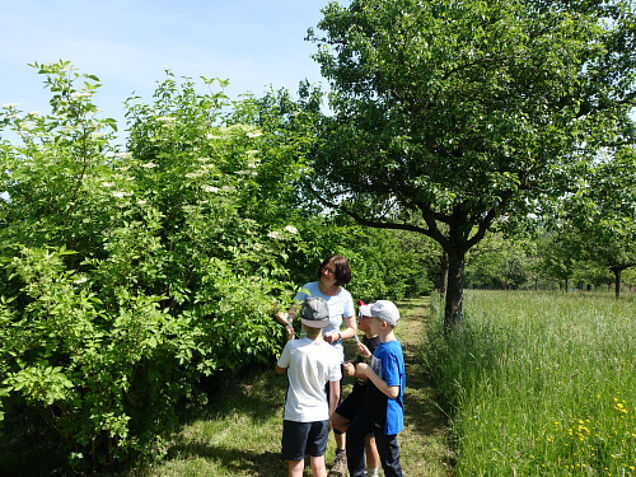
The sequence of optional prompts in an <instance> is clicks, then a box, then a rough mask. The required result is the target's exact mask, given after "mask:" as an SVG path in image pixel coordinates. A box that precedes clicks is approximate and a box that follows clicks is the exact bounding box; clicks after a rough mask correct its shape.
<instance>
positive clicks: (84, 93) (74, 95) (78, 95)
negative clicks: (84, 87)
mask: <svg viewBox="0 0 636 477" xmlns="http://www.w3.org/2000/svg"><path fill="white" fill-rule="evenodd" d="M90 96H91V94H90V93H89V92H88V91H77V92H75V93H71V98H73V99H77V98H89V97H90Z"/></svg>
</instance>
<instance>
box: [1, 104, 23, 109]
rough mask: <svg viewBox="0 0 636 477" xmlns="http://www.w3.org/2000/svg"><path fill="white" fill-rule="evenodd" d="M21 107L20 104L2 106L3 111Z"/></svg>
mask: <svg viewBox="0 0 636 477" xmlns="http://www.w3.org/2000/svg"><path fill="white" fill-rule="evenodd" d="M18 106H20V103H6V104H3V105H2V109H12V108H17V107H18Z"/></svg>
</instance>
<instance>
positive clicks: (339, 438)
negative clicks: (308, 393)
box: [276, 254, 357, 476]
mask: <svg viewBox="0 0 636 477" xmlns="http://www.w3.org/2000/svg"><path fill="white" fill-rule="evenodd" d="M350 281H351V268H349V262H347V259H346V258H345V257H343V256H342V255H337V254H334V255H332V256H330V257H327V258H326V259H325V260H324V261H323V262H322V263H321V264H320V266H319V267H318V281H317V282H309V283H306V284H305V285H304V286H303V288H302V289H301V291H300V292H298V293H297V294H296V296H295V297H294V299H295V300H296V301H297V302H303V301H304V300H306V299H307V298H308V297H310V296H319V297H321V298H323V299H324V300H325V301H326V302H327V306H328V308H329V325H327V327H326V328H324V330H323V339H324V340H325V341H326V342H327V343H331V344H332V345H333V346H334V347H335V348H336V349H337V350H338V352H339V354H340V362H341V363H342V364H344V349H343V347H342V340H345V339H349V338H353V337H354V336H355V335H356V332H357V328H356V320H355V312H354V308H353V299H352V298H351V294H350V293H349V292H348V291H347V290H345V289H344V288H343V285H346V284H347V283H349V282H350ZM295 317H296V307H295V306H292V308H291V309H290V310H289V314H287V313H282V312H279V313H278V314H277V315H276V318H277V319H278V321H280V322H281V323H282V324H284V325H285V326H286V332H287V339H288V340H289V339H293V338H294V327H293V326H292V323H293V319H294V318H295ZM343 322H344V324H345V327H344V328H342V324H343ZM343 375H344V374H343ZM340 395H341V396H342V381H340ZM334 435H335V438H336V447H337V449H336V459H335V460H334V464H333V466H332V467H331V472H330V474H329V475H333V476H338V475H342V476H344V474H345V470H346V468H347V460H346V456H345V435H344V433H342V432H340V431H337V430H336V429H334Z"/></svg>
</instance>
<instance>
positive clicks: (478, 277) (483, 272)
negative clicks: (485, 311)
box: [466, 232, 529, 290]
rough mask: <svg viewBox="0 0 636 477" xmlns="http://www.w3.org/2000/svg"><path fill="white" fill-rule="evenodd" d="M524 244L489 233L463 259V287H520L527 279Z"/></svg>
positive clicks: (527, 261) (500, 234)
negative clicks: (464, 276) (464, 262)
mask: <svg viewBox="0 0 636 477" xmlns="http://www.w3.org/2000/svg"><path fill="white" fill-rule="evenodd" d="M528 268H529V258H528V254H527V253H526V246H525V244H523V243H521V242H519V241H516V240H513V239H510V238H508V237H506V236H505V235H504V234H502V233H493V232H490V233H488V234H487V235H486V236H485V237H484V239H483V240H482V241H481V242H480V243H479V244H477V245H475V247H473V248H472V249H470V251H469V252H468V254H467V257H466V286H467V287H474V288H503V289H504V290H508V289H511V288H513V289H514V288H519V287H521V286H522V285H523V284H524V283H525V282H526V281H527V280H528V278H529V273H528Z"/></svg>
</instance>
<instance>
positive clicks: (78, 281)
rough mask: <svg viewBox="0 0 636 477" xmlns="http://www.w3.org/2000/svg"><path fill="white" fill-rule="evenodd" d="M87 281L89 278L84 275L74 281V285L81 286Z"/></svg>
mask: <svg viewBox="0 0 636 477" xmlns="http://www.w3.org/2000/svg"><path fill="white" fill-rule="evenodd" d="M87 280H88V278H86V275H82V276H80V277H79V278H78V279H77V280H74V281H73V283H75V284H76V285H79V284H81V283H84V282H86V281H87Z"/></svg>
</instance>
